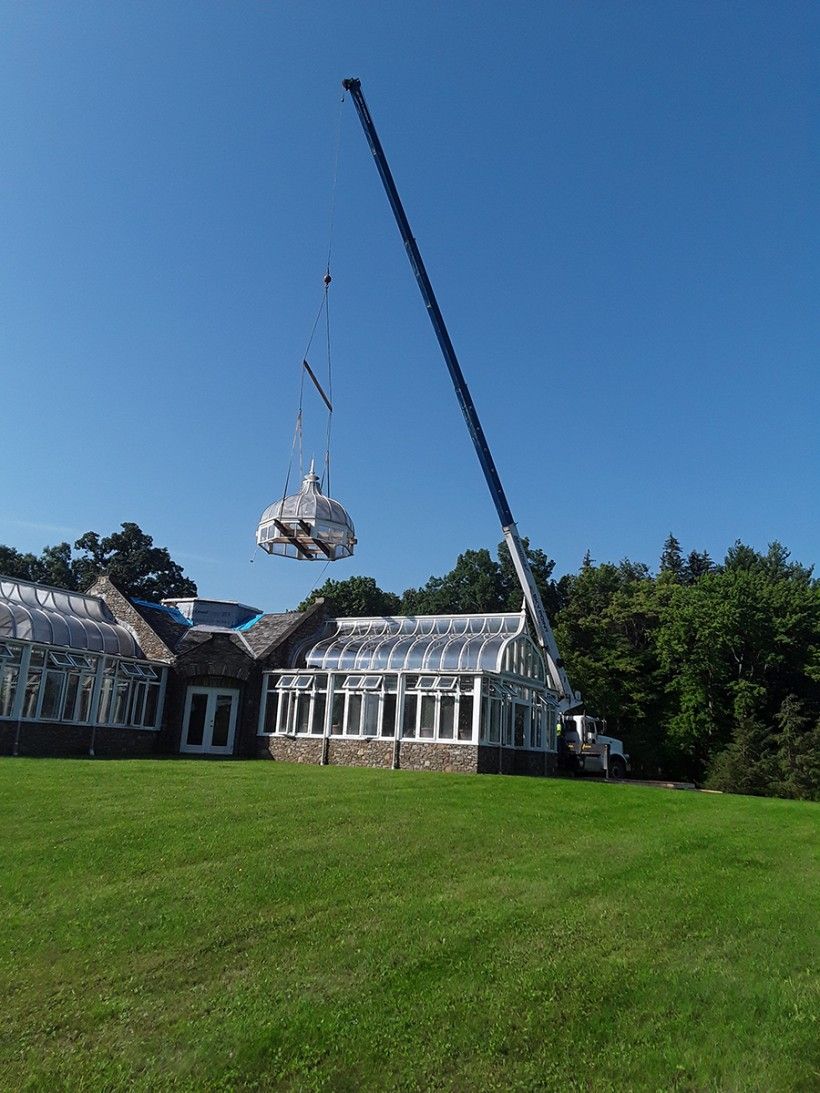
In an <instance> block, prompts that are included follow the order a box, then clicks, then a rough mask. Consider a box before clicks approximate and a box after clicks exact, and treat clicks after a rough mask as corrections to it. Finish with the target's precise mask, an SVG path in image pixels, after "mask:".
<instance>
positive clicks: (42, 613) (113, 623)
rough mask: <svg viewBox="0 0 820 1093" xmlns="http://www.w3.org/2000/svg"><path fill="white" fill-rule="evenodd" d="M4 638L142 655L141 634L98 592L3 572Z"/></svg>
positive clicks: (0, 624)
mask: <svg viewBox="0 0 820 1093" xmlns="http://www.w3.org/2000/svg"><path fill="white" fill-rule="evenodd" d="M0 638H15V639H19V640H21V641H38V642H44V643H45V644H47V645H63V646H67V647H68V648H70V649H88V650H93V651H94V652H98V653H112V654H114V655H117V656H124V657H138V656H140V655H141V653H140V649H139V647H138V645H137V642H136V639H135V638H134V637H133V635H132V634H130V633H129V632H128V631H127V630H126V629H125V627H124V626H121V625H120V623H118V622H117V620H116V619H115V618H114V616H113V615H112V614H111V612H110V611H109V609H108V607H107V606H106V605H105V603H103V601H102V600H101V599H100V598H99V597H98V596H86V595H84V594H82V593H80V592H66V591H65V590H64V589H61V588H49V587H48V586H47V585H43V584H34V583H33V582H31V581H21V580H11V579H9V578H5V577H4V578H0Z"/></svg>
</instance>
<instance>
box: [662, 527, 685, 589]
mask: <svg viewBox="0 0 820 1093" xmlns="http://www.w3.org/2000/svg"><path fill="white" fill-rule="evenodd" d="M685 568H686V567H685V565H684V561H683V555H682V554H681V549H680V543H679V542H678V540H677V539H676V538H675V536H674V535H673V534H672V532H671V531H670V532H669V535H668V536H667V537H666V542H665V543H664V544H663V553H662V554H661V564H660V572H661V573H668V574H670V576H671V579H672V580H674V581H677V583H678V584H680V583H681V582H682V581H683V579H684V572H685Z"/></svg>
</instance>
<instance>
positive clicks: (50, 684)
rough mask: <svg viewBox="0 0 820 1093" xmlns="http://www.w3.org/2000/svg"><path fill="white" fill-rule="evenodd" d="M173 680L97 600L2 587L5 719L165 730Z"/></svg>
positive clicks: (1, 706)
mask: <svg viewBox="0 0 820 1093" xmlns="http://www.w3.org/2000/svg"><path fill="white" fill-rule="evenodd" d="M166 676H167V668H166V666H165V665H164V664H161V663H158V662H153V661H149V660H148V659H146V658H145V657H144V655H143V652H142V650H141V649H140V647H139V645H138V644H137V641H136V639H135V638H134V636H133V635H132V634H130V633H129V631H128V630H126V629H125V627H124V626H122V625H121V624H120V623H118V622H117V621H116V619H115V618H114V616H113V615H112V614H111V612H110V611H109V609H108V607H107V606H106V605H105V603H104V602H103V601H102V600H101V599H99V598H98V597H97V596H87V595H83V594H80V593H74V592H66V591H65V590H63V589H55V588H49V587H47V586H46V585H39V584H33V583H32V582H29V581H20V580H9V579H3V580H0V719H7V720H12V721H43V722H52V723H53V722H60V723H68V724H75V725H107V726H118V727H126V726H128V727H131V728H138V729H158V728H159V726H160V724H161V721H162V707H163V702H164V697H165V686H166Z"/></svg>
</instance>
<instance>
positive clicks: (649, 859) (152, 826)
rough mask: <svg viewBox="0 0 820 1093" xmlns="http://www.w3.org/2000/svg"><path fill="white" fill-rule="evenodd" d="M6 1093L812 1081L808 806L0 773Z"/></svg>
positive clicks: (96, 770) (297, 774) (428, 779)
mask: <svg viewBox="0 0 820 1093" xmlns="http://www.w3.org/2000/svg"><path fill="white" fill-rule="evenodd" d="M0 817H2V824H3V833H4V838H3V844H2V851H1V852H0V853H1V855H2V861H0V878H1V880H0V885H2V893H3V898H2V903H1V904H0V919H1V921H0V1000H2V1001H0V1082H1V1083H2V1085H3V1088H4V1089H13V1090H18V1089H25V1088H34V1089H38V1088H44V1087H48V1088H50V1089H55V1088H56V1089H72V1090H74V1089H106V1090H109V1089H125V1088H129V1089H131V1088H137V1089H144V1090H158V1089H170V1088H173V1089H186V1088H197V1089H203V1088H205V1089H269V1088H284V1089H299V1090H301V1089H328V1090H334V1091H336V1090H353V1089H454V1090H482V1089H498V1090H506V1089H522V1090H539V1089H543V1090H552V1089H555V1090H568V1089H584V1090H609V1089H613V1090H614V1089H650V1090H668V1089H680V1090H690V1089H691V1090H704V1089H720V1090H723V1089H728V1090H745V1089H754V1090H758V1089H759V1090H767V1091H769V1090H799V1089H804V1090H809V1089H817V1088H818V1075H817V1063H818V1054H817V1038H818V1036H817V1033H818V1028H817V1022H816V1015H817V975H816V970H817V956H818V952H817V925H818V913H817V907H818V905H819V904H820V899H818V896H819V895H820V893H819V892H818V871H817V862H816V848H817V841H818V840H817V836H818V830H819V829H820V811H818V808H817V806H815V805H810V804H802V803H798V802H787V801H774V800H757V799H753V798H742V797H734V798H732V797H720V796H707V795H699V794H694V793H681V792H679V793H675V792H665V791H662V790H654V789H648V788H642V787H635V786H632V787H630V786H618V785H614V786H608V785H603V784H582V783H574V782H567V781H558V780H539V779H527V778H505V777H468V776H463V775H462V776H459V775H439V774H410V773H404V772H388V771H370V770H354V769H344V768H332V767H331V768H317V767H295V766H285V765H283V764H277V763H262V762H257V763H253V762H246V763H239V762H227V763H223V762H202V761H188V762H184V761H180V762H145V761H141V762H105V761H97V762H93V761H90V762H87V761H80V760H75V761H60V760H24V759H6V760H0Z"/></svg>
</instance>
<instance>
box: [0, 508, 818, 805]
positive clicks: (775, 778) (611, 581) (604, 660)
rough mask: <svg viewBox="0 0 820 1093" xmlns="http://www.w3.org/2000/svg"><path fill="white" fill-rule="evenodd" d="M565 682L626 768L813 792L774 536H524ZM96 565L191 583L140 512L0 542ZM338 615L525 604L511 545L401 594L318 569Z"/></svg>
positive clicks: (151, 580)
mask: <svg viewBox="0 0 820 1093" xmlns="http://www.w3.org/2000/svg"><path fill="white" fill-rule="evenodd" d="M525 546H526V550H527V554H528V557H529V559H530V564H531V566H532V570H533V574H534V576H535V580H536V583H537V584H538V587H539V590H540V592H541V596H542V598H543V600H544V604H545V606H546V608H547V612H548V613H549V616H550V619H551V621H552V623H553V627H554V630H555V636H556V639H557V641H558V647H559V649H560V650H561V654H562V657H563V659H564V662H565V664H566V667H567V671H568V673H569V677H570V679H571V680H572V684H573V686H574V687H575V688H576V689H578V690H580V691H581V693H582V695H583V697H584V701H585V704H586V709H587V710H588V712H590V713H593V714H595V715H596V716H599V717H605V718H606V719H607V723H608V727H609V731H610V733H611V734H612V735H613V736H618V737H621V738H622V739H623V740H624V745H625V748H626V750H627V751H628V752H629V754H630V755H631V758H632V765H633V770H634V771H635V773H636V774H638V775H642V776H645V777H659V776H660V777H667V778H685V779H691V780H694V781H696V782H697V783H698V784H702V785H706V786H708V787H712V788H715V789H723V790H729V791H735V792H739V793H751V794H758V795H775V796H783V797H797V798H803V799H813V800H817V799H820V581H818V580H817V579H816V578H815V577H814V575H813V571H812V567H809V566H804V565H802V564H800V563H799V562H795V561H792V560H791V558H790V555H789V551H788V550H787V549H786V548H785V547H784V546H782V545H781V544H780V543H778V542H773V543H771V544H770V545H769V547H768V550H767V551H765V552H759V551H756V550H754V549H753V548H752V547H750V546H747V545H745V544H744V543H741V542H739V541H738V542H736V543H735V544H734V545H733V546H732V547H731V548H730V549H729V550H728V551H727V553H726V556H725V558H724V559H723V561H722V562H719V563H717V562H715V561H713V560H712V558H711V557H710V556H709V554H708V553H707V552H705V551H694V550H693V551H691V552H689V553H688V554H684V552H683V551H682V550H681V546H680V543H679V542H678V540H677V539H676V538H675V536H674V535H670V536H669V537H668V538H667V540H666V542H665V543H664V546H663V551H662V553H661V557H660V561H659V564H658V566H657V570H656V571H655V572H653V571H652V570H651V569H650V567H649V566H648V565H646V564H645V563H643V562H633V561H630V560H629V559H624V560H623V561H621V562H619V563H617V564H613V563H610V562H603V563H596V562H595V561H594V560H593V559H592V558H590V556H589V554H588V553H587V555H586V556H585V557H584V559H583V561H582V563H581V567H580V569H579V570H578V572H577V573H571V574H565V575H564V576H562V577H561V578H560V579H558V580H556V579H555V578H554V576H553V573H554V569H555V563H554V561H553V560H552V559H550V558H548V557H547V555H546V554H545V553H544V552H543V551H542V550H539V549H537V548H532V547H531V546H530V545H529V543H528V542H527V541H526V540H525ZM102 573H107V574H109V575H110V576H111V577H112V578H113V579H114V580H115V581H116V582H117V584H118V585H119V586H120V587H121V588H122V589H123V591H124V592H125V593H126V595H129V596H135V597H139V598H143V599H148V600H160V599H163V598H166V597H183V596H195V595H196V591H197V588H196V584H195V583H194V581H192V580H191V579H190V578H189V577H187V576H186V575H185V574H184V572H183V569H182V567H181V566H180V565H178V564H177V563H176V562H174V560H173V559H172V558H171V556H170V554H169V552H168V550H167V549H166V548H165V547H157V546H155V545H154V542H153V539H152V538H151V536H150V535H147V534H146V533H145V532H143V531H142V529H141V528H140V527H139V526H138V525H137V524H134V523H124V524H122V525H121V530H119V531H115V532H113V533H112V534H111V535H106V536H101V535H100V534H99V533H97V532H86V534H85V535H82V536H81V537H80V538H79V539H77V540H76V542H75V543H74V544H73V547H72V546H71V545H70V544H69V543H60V544H58V545H57V546H52V547H46V548H45V549H44V550H43V552H42V554H40V555H35V554H27V553H21V552H20V551H17V550H16V549H14V548H13V547H8V546H0V574H3V575H5V576H9V577H20V578H22V579H24V580H32V581H40V582H43V583H45V584H50V585H53V586H55V587H58V588H67V589H70V590H76V591H84V590H85V589H87V588H88V587H89V585H91V584H92V583H93V581H94V580H95V579H96V578H97V576H99V575H100V574H102ZM320 596H321V597H323V598H324V599H325V600H326V601H327V607H328V611H329V613H330V614H333V615H338V616H370V615H397V614H409V615H437V614H460V613H475V612H499V611H519V610H520V609H521V606H522V594H521V588H520V586H519V584H518V579H517V577H516V575H515V570H514V568H513V565H512V559H511V557H510V554H509V551H508V549H507V546H506V544H505V543H501V544H500V545H499V547H498V550H497V552H496V555H495V557H493V556H492V554H491V553H490V551H489V550H486V549H481V550H466V551H464V553H462V554H460V555H459V556H458V559H457V561H456V564H455V566H454V567H453V569H451V570H450V571H449V572H448V573H445V574H444V575H443V576H440V577H436V576H433V577H430V579H429V580H428V581H427V582H426V584H424V585H422V586H421V587H419V588H408V589H406V590H405V591H404V592H403V593H402V594H401V595H398V594H396V593H394V592H389V591H385V590H383V589H381V588H380V587H379V586H378V585H377V583H376V581H375V580H374V579H373V578H372V577H361V576H358V577H349V578H347V579H346V580H340V581H339V580H332V579H330V580H327V581H325V583H324V584H323V585H322V586H321V587H320V588H317V589H316V590H315V591H314V592H313V593H311V595H310V596H309V597H308V598H307V599H306V600H305V601H303V603H301V604H300V605H299V606H300V608H301V609H304V608H305V607H307V606H308V605H309V604H310V603H312V602H313V601H314V600H315V599H317V598H318V597H320Z"/></svg>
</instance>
